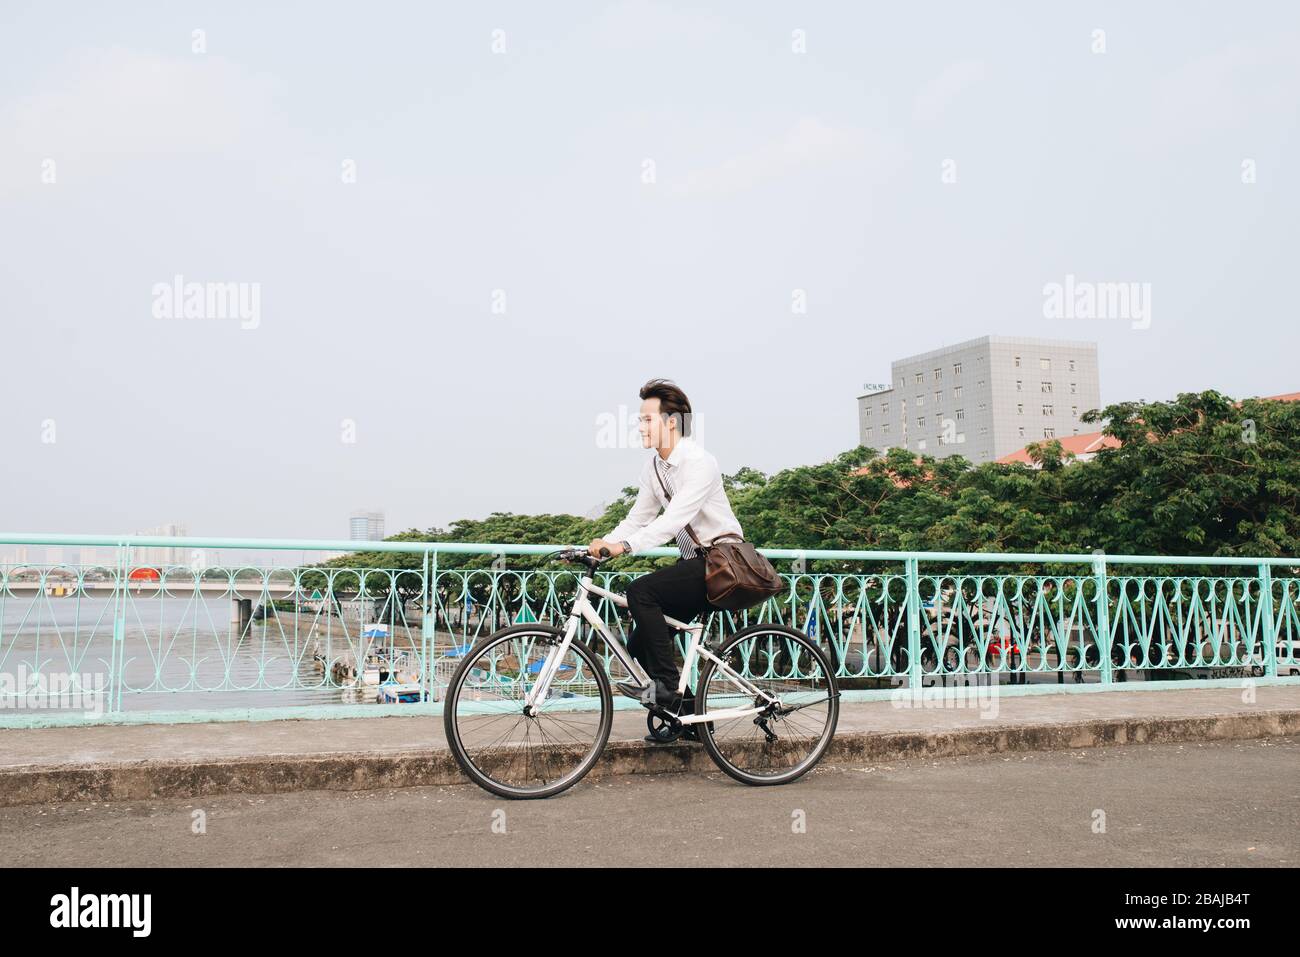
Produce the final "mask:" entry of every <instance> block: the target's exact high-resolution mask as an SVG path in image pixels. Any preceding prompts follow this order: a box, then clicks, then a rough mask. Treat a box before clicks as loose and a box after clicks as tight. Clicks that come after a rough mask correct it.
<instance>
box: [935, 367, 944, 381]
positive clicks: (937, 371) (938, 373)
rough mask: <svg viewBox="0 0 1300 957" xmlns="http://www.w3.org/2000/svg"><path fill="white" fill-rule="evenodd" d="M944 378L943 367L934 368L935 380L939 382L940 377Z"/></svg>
mask: <svg viewBox="0 0 1300 957" xmlns="http://www.w3.org/2000/svg"><path fill="white" fill-rule="evenodd" d="M942 378H943V370H942V369H935V370H934V381H935V382H938V381H939V380H940V379H942Z"/></svg>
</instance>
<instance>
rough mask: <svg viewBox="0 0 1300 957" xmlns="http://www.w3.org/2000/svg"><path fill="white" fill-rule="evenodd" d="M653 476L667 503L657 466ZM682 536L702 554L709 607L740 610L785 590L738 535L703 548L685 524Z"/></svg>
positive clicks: (764, 561) (775, 574) (772, 570)
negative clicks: (684, 532)
mask: <svg viewBox="0 0 1300 957" xmlns="http://www.w3.org/2000/svg"><path fill="white" fill-rule="evenodd" d="M654 473H655V477H656V478H658V479H659V487H660V488H662V489H663V490H664V497H665V498H667V499H668V501H670V502H671V501H672V500H673V497H672V495H671V494H669V492H668V486H667V485H665V484H664V479H663V476H662V475H660V474H659V469H658V467H657V463H656V468H655V470H654ZM686 534H687V535H689V536H690V537H691V541H692V542H694V543H695V547H696V548H697V549H699V551H700V552H701V553H702V554H703V555H704V587H705V590H706V591H707V592H708V595H709V604H711V605H713V606H715V607H717V608H721V609H723V610H724V611H744V610H745V609H746V608H753V607H754V606H755V605H758V604H761V603H763V602H765V601H767V599H769V598H771V597H772V596H773V595H776V594H779V593H781V592H783V591H785V583H784V582H783V581H781V576H780V574H779V573H778V572H777V570H776V569H775V568H773V567H772V563H771V562H769V561H768V560H767V559H766V558H764V557H763V556H762V555H760V554H759V553H758V549H757V548H755V547H754V546H753V544H752V543H750V542H747V541H745V540H744V538H742V537H741V536H739V535H725V536H719V538H717V539H715V540H714V541H713V542H712V543H711V544H709V545H704V544H701V542H700V539H699V537H698V536H697V535H696V534H695V529H693V528H691V526H690V524H689V523H688V524H687V525H686ZM723 539H734V541H724V540H723Z"/></svg>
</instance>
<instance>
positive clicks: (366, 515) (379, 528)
mask: <svg viewBox="0 0 1300 957" xmlns="http://www.w3.org/2000/svg"><path fill="white" fill-rule="evenodd" d="M383 538H384V513H383V512H353V513H352V515H351V517H350V518H349V519H348V539H349V540H350V541H354V542H378V541H382V540H383Z"/></svg>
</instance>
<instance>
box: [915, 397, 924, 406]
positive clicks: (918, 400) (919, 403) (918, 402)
mask: <svg viewBox="0 0 1300 957" xmlns="http://www.w3.org/2000/svg"><path fill="white" fill-rule="evenodd" d="M923 405H925V396H924V395H918V396H917V397H916V407H917V408H918V409H919V408H920V407H921V406H923Z"/></svg>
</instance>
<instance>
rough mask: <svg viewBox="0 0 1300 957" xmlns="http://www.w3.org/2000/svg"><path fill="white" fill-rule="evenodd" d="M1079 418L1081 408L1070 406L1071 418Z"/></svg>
mask: <svg viewBox="0 0 1300 957" xmlns="http://www.w3.org/2000/svg"><path fill="white" fill-rule="evenodd" d="M1078 417H1079V407H1078V406H1077V405H1072V406H1070V418H1072V419H1077V418H1078Z"/></svg>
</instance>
